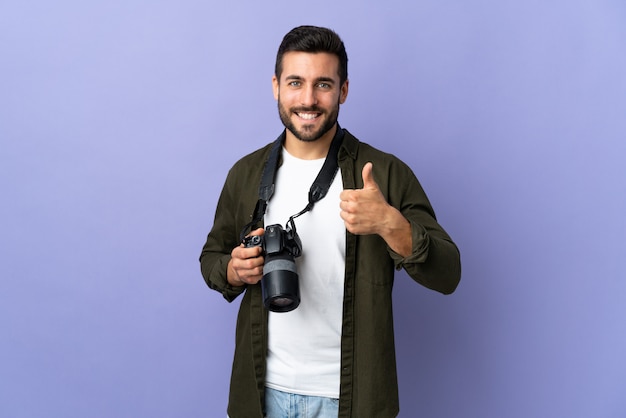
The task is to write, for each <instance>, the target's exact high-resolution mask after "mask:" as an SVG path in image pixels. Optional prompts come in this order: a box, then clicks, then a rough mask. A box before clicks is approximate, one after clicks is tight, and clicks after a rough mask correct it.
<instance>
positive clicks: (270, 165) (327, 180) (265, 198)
mask: <svg viewBox="0 0 626 418" xmlns="http://www.w3.org/2000/svg"><path fill="white" fill-rule="evenodd" d="M343 136H344V130H343V129H341V127H340V126H339V124H337V132H336V133H335V136H334V138H333V140H332V142H331V143H330V149H329V150H328V154H327V155H326V159H325V160H324V165H323V166H322V169H321V170H320V172H319V173H318V174H317V177H316V178H315V181H313V184H312V185H311V188H310V189H309V203H308V204H307V205H306V207H305V208H304V209H303V210H302V211H300V212H299V213H297V214H295V215H293V216H292V217H290V218H289V221H288V227H289V228H290V229H293V230H294V232H295V224H294V222H293V220H294V219H295V218H297V217H298V216H300V215H303V214H305V213H306V212H308V211H310V210H311V209H313V206H314V205H315V203H316V202H319V201H320V200H322V199H323V198H324V197H325V196H326V193H328V189H330V185H331V184H332V183H333V180H334V179H335V175H336V174H337V169H338V168H339V163H338V160H337V158H338V154H339V147H341V143H342V142H343ZM285 137H286V131H283V133H282V134H281V135H280V136H279V137H278V138H277V139H276V141H274V143H273V144H272V149H271V151H270V155H269V158H268V159H267V161H266V162H265V167H264V168H263V174H262V175H261V185H260V186H259V200H258V201H257V203H256V207H255V208H254V213H253V214H252V221H251V222H250V223H249V224H247V225H246V226H245V227H244V228H243V230H242V231H241V235H240V240H242V241H243V239H244V238H245V236H246V235H248V233H249V232H251V231H252V228H253V227H254V226H255V225H257V224H258V223H259V222H261V220H262V219H263V216H265V211H266V209H267V202H269V200H270V199H271V198H272V195H273V194H274V183H275V180H276V173H277V171H278V161H279V160H280V152H281V150H282V147H283V143H284V142H285Z"/></svg>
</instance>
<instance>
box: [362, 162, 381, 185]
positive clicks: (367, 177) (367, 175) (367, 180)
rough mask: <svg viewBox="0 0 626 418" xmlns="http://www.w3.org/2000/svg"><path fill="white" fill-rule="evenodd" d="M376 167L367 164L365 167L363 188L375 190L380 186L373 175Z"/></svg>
mask: <svg viewBox="0 0 626 418" xmlns="http://www.w3.org/2000/svg"><path fill="white" fill-rule="evenodd" d="M373 167H374V165H373V164H372V163H367V164H365V165H364V166H363V173H362V176H363V188H364V189H367V188H375V189H378V184H376V181H375V180H374V174H373V173H372V169H373Z"/></svg>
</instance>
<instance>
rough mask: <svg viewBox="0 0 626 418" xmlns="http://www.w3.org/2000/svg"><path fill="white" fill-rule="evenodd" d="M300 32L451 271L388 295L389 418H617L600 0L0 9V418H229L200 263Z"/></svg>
mask: <svg viewBox="0 0 626 418" xmlns="http://www.w3.org/2000/svg"><path fill="white" fill-rule="evenodd" d="M303 23H312V24H319V25H325V26H330V27H333V28H335V29H336V30H337V31H338V32H339V33H340V34H341V35H342V37H343V38H344V41H345V42H346V45H347V48H348V54H349V57H350V64H351V67H350V79H351V85H350V87H351V91H350V96H349V98H348V101H347V103H346V104H345V105H344V106H343V107H342V112H341V116H340V121H341V123H342V125H343V126H344V127H346V128H348V129H350V130H351V131H352V132H353V133H354V134H355V135H357V136H358V137H359V138H361V139H362V140H364V141H366V142H369V143H371V144H373V145H375V146H378V147H379V148H382V149H385V150H387V151H389V152H393V153H396V154H397V155H399V156H401V157H402V158H403V159H404V160H405V161H406V162H407V163H408V164H409V165H411V166H412V167H413V168H414V170H415V172H416V174H417V175H418V177H419V178H420V179H421V181H422V183H423V186H424V188H425V189H426V191H427V193H428V194H429V196H430V198H431V200H432V203H433V205H434V206H435V210H436V211H437V214H438V217H439V220H440V221H441V223H442V224H443V225H444V226H445V227H446V228H447V229H448V231H449V232H450V233H451V235H452V236H453V237H454V238H455V240H456V241H457V243H458V245H459V247H460V248H461V252H462V258H463V270H464V274H463V279H462V282H461V285H460V287H459V289H458V290H457V292H456V293H455V294H454V295H452V296H449V297H444V296H441V295H438V294H435V293H433V292H430V291H428V290H426V289H424V288H422V287H420V286H418V285H415V284H414V283H413V282H412V281H410V280H409V279H408V278H407V277H406V276H405V275H404V274H403V273H401V274H399V275H398V276H397V281H396V289H395V292H396V294H395V296H396V299H395V300H396V305H395V312H396V335H397V345H398V363H399V376H400V395H401V410H402V411H401V414H400V416H401V417H405V418H412V417H417V416H422V417H429V418H436V417H441V418H448V417H463V418H465V417H467V418H484V417H509V418H526V417H568V418H569V417H579V418H587V417H591V416H593V417H602V418H609V417H610V418H617V417H624V416H625V415H626V398H625V397H624V396H623V395H624V388H625V387H626V356H625V355H624V353H626V280H625V279H626V277H625V276H626V275H625V274H624V268H623V265H624V262H625V261H626V244H625V239H626V221H625V220H624V214H625V213H626V169H625V168H624V167H625V166H626V140H625V138H626V117H625V115H626V47H625V43H624V40H625V39H626V8H625V6H624V2H623V1H621V0H614V1H611V0H587V1H577V2H571V1H565V0H556V1H552V2H541V1H530V2H522V1H516V2H513V1H504V2H487V1H485V0H473V1H434V0H426V1H422V2H417V3H416V2H413V3H411V2H405V1H399V0H391V1H384V2H383V1H380V2H376V3H373V2H358V1H355V0H352V1H346V2H343V3H340V4H336V2H334V1H333V2H331V1H322V2H317V3H315V4H314V5H304V4H303V5H302V6H301V8H300V5H299V3H293V2H286V1H279V2H275V3H273V4H272V6H271V7H270V6H267V5H265V3H263V2H253V1H249V2H245V3H244V4H242V2H231V3H223V4H220V5H217V4H210V2H205V1H199V0H180V1H176V2H174V1H170V2H168V1H156V2H155V1H153V2H148V1H139V0H135V1H117V0H113V1H108V2H98V4H96V5H94V4H93V2H78V1H69V0H64V1H57V2H44V1H21V2H10V4H9V2H4V3H2V4H0V141H1V146H0V191H1V196H2V198H1V199H2V204H1V205H0V240H1V243H2V248H1V249H2V251H1V253H0V415H1V416H7V417H8V416H10V417H19V418H22V417H24V418H25V417H44V416H45V417H97V418H100V417H102V418H105V417H106V418H108V417H148V416H150V417H183V416H184V417H206V416H209V417H222V416H224V415H225V413H224V412H225V407H226V398H227V384H228V380H229V374H230V363H231V359H232V349H233V338H234V320H235V315H236V311H237V303H234V304H231V305H229V304H227V303H226V302H224V301H223V300H222V298H221V296H219V295H218V294H217V293H214V292H211V291H210V290H209V289H208V288H207V287H206V285H205V284H204V282H203V280H202V278H201V276H200V272H199V265H198V261H197V257H198V255H199V252H200V248H201V246H202V244H203V242H204V239H205V237H206V233H207V232H208V230H209V228H210V225H211V223H212V217H213V211H214V208H215V204H216V200H217V197H218V194H219V191H220V189H221V186H222V183H223V180H224V178H225V175H226V171H227V169H228V168H229V167H230V166H231V164H232V163H233V162H234V161H235V160H236V159H237V158H238V157H240V156H241V155H243V154H244V153H246V152H248V151H251V150H253V149H255V148H257V147H259V146H260V145H263V144H265V143H266V142H268V141H270V140H272V139H273V138H274V137H275V136H276V135H277V134H278V133H279V131H280V129H281V125H280V122H279V119H278V117H277V114H276V113H277V112H276V105H275V103H274V100H273V97H272V94H271V83H270V80H271V76H272V70H273V61H274V56H275V52H276V48H277V47H278V44H279V42H280V40H281V38H282V35H283V34H284V33H285V32H287V31H288V30H289V29H291V28H292V27H293V26H297V25H299V24H303Z"/></svg>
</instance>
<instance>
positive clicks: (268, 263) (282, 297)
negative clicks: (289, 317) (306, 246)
mask: <svg viewBox="0 0 626 418" xmlns="http://www.w3.org/2000/svg"><path fill="white" fill-rule="evenodd" d="M243 245H244V246H245V247H261V248H262V250H263V254H264V256H265V265H264V266H263V278H262V279H261V290H262V292H263V304H264V305H265V307H266V308H267V309H268V310H270V311H272V312H289V311H292V310H294V309H296V308H297V307H298V305H299V304H300V288H299V285H298V272H297V270H296V262H295V258H296V257H299V256H300V255H301V254H302V243H301V241H300V237H299V236H298V234H297V232H295V229H288V230H284V229H283V228H282V226H280V225H278V224H275V225H269V226H268V227H266V228H265V234H264V235H250V236H247V237H245V238H244V240H243Z"/></svg>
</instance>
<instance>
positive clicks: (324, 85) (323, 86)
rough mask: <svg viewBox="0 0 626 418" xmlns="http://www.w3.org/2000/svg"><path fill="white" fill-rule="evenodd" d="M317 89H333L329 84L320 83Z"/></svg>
mask: <svg viewBox="0 0 626 418" xmlns="http://www.w3.org/2000/svg"><path fill="white" fill-rule="evenodd" d="M317 87H319V88H321V89H329V88H331V85H330V84H328V83H318V84H317Z"/></svg>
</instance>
